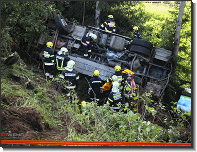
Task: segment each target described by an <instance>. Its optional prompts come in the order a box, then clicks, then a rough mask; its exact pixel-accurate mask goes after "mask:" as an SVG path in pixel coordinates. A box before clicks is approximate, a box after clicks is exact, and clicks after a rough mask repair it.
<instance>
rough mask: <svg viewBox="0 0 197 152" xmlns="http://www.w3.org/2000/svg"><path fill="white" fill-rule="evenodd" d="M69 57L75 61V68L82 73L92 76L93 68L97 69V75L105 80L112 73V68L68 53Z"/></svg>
mask: <svg viewBox="0 0 197 152" xmlns="http://www.w3.org/2000/svg"><path fill="white" fill-rule="evenodd" d="M69 58H70V59H71V60H73V61H75V69H76V70H77V71H78V72H79V73H82V74H85V75H88V76H91V77H92V76H93V73H94V71H95V70H99V73H100V74H99V77H100V78H101V79H102V80H103V81H106V80H107V79H108V78H109V77H110V76H111V75H112V74H114V72H115V70H114V68H111V67H108V66H105V65H102V64H99V63H96V62H93V61H90V60H87V59H84V58H81V57H74V56H71V55H69Z"/></svg>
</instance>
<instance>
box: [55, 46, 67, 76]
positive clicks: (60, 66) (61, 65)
mask: <svg viewBox="0 0 197 152" xmlns="http://www.w3.org/2000/svg"><path fill="white" fill-rule="evenodd" d="M67 53H68V49H67V48H65V47H62V48H61V49H60V51H59V52H58V53H57V55H56V56H55V63H56V68H57V70H58V74H61V73H62V71H63V70H65V68H66V66H67V62H68V61H69V60H70V58H69V57H68V55H67Z"/></svg>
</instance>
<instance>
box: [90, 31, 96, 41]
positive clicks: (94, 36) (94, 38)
mask: <svg viewBox="0 0 197 152" xmlns="http://www.w3.org/2000/svg"><path fill="white" fill-rule="evenodd" d="M89 35H90V37H91V38H92V39H93V40H96V39H97V36H96V34H93V33H90V34H89Z"/></svg>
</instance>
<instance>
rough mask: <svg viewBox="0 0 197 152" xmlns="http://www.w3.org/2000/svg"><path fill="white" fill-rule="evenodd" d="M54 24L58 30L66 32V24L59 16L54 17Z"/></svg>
mask: <svg viewBox="0 0 197 152" xmlns="http://www.w3.org/2000/svg"><path fill="white" fill-rule="evenodd" d="M55 24H56V26H57V27H58V29H59V30H66V26H67V23H66V21H65V20H64V19H63V18H62V17H61V16H60V15H56V16H55Z"/></svg>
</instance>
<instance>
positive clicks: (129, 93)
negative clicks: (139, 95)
mask: <svg viewBox="0 0 197 152" xmlns="http://www.w3.org/2000/svg"><path fill="white" fill-rule="evenodd" d="M133 75H134V72H131V73H128V74H127V79H126V81H125V85H124V97H125V102H126V103H128V104H129V109H131V110H132V104H133V93H135V87H136V84H135V81H134V79H133Z"/></svg>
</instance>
